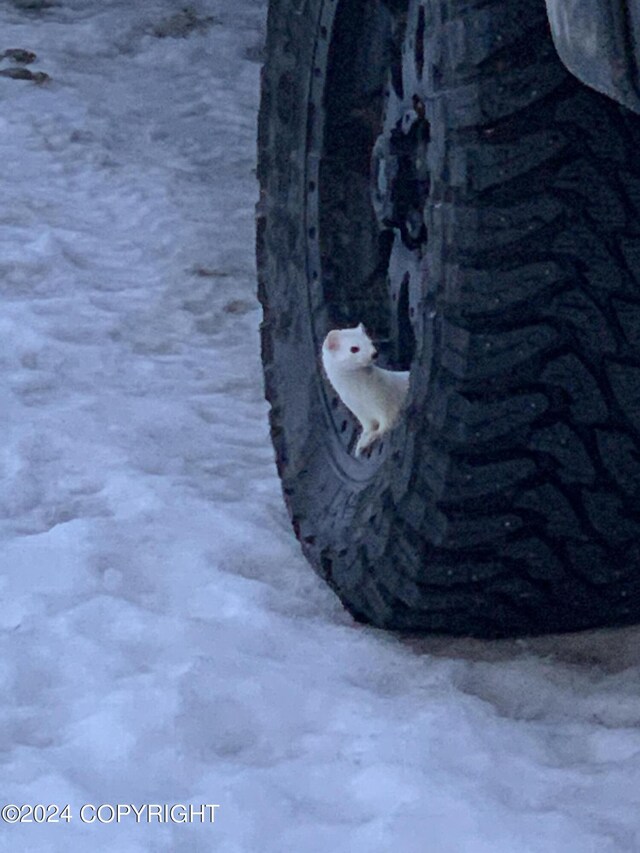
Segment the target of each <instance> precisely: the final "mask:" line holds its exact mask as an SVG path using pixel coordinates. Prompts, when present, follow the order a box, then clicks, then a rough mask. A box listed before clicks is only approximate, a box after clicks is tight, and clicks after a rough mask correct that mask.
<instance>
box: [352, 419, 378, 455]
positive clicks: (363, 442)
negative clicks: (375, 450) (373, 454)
mask: <svg viewBox="0 0 640 853" xmlns="http://www.w3.org/2000/svg"><path fill="white" fill-rule="evenodd" d="M381 435H382V430H381V429H380V424H379V423H378V422H377V421H374V424H373V426H372V428H371V429H363V430H362V434H361V435H360V438H359V439H358V443H357V444H356V451H355V453H356V456H362V454H363V453H364V451H365V450H368V449H369V448H370V447H371V445H372V444H373V442H374V441H375V440H376V439H378V438H380V436H381Z"/></svg>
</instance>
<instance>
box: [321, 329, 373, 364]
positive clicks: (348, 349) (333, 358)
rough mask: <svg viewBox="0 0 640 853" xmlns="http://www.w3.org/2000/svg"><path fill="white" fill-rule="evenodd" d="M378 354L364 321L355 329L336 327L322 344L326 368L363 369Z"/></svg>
mask: <svg viewBox="0 0 640 853" xmlns="http://www.w3.org/2000/svg"><path fill="white" fill-rule="evenodd" d="M377 354H378V353H377V352H376V348H375V347H374V345H373V344H372V342H371V338H370V337H369V336H368V335H367V333H366V332H365V329H364V326H363V325H362V323H360V325H359V326H356V328H355V329H334V330H333V331H331V332H329V334H328V335H327V337H326V338H325V339H324V343H323V344H322V360H323V362H324V365H325V368H333V369H334V370H361V369H362V368H363V367H368V366H369V365H370V364H371V362H372V361H373V359H374V358H375V357H376V356H377Z"/></svg>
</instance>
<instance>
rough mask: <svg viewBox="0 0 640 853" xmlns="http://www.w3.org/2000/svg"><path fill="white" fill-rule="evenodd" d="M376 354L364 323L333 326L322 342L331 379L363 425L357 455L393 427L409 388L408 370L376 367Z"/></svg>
mask: <svg viewBox="0 0 640 853" xmlns="http://www.w3.org/2000/svg"><path fill="white" fill-rule="evenodd" d="M377 355H378V353H377V352H376V348H375V347H374V345H373V343H372V342H371V339H370V338H369V336H368V335H367V333H366V332H365V330H364V326H363V325H362V323H360V325H359V326H357V327H356V328H355V329H334V330H333V331H332V332H329V334H328V335H327V337H326V338H325V339H324V343H323V344H322V365H323V367H324V370H325V373H326V374H327V377H328V379H329V382H331V384H332V385H333V387H334V388H335V390H336V391H337V392H338V395H339V397H340V399H341V400H342V402H343V403H344V404H345V406H346V407H347V408H348V409H349V410H350V411H351V412H353V414H354V415H355V416H356V418H357V419H358V420H359V421H360V424H361V425H362V433H361V435H360V438H359V439H358V443H357V444H356V456H360V454H361V453H362V451H363V450H366V449H367V448H368V447H370V446H371V445H372V444H373V442H374V441H375V440H376V439H378V438H380V437H381V436H382V435H384V434H385V433H386V432H387V431H388V430H390V429H391V427H392V426H393V425H394V423H395V422H396V420H397V418H398V414H399V412H400V409H401V408H402V405H403V403H404V401H405V399H406V396H407V391H408V390H409V372H408V371H393V370H383V369H382V368H381V367H376V365H375V364H373V359H374V358H376V357H377Z"/></svg>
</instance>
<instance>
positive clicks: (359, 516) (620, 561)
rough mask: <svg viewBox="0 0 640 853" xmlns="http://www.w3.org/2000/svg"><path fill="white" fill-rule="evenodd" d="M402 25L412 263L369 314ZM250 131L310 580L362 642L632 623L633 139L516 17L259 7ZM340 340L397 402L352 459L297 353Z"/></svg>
mask: <svg viewBox="0 0 640 853" xmlns="http://www.w3.org/2000/svg"><path fill="white" fill-rule="evenodd" d="M416 15H417V16H419V18H418V19H413V18H412V17H411V16H416ZM407 16H409V24H406V21H407ZM416 20H417V23H416ZM412 21H413V23H412ZM409 25H411V26H414V32H415V33H418V38H419V41H420V44H415V45H413V50H414V52H415V62H416V65H417V66H419V67H418V71H420V75H418V76H419V78H420V79H419V87H420V91H419V93H418V94H419V96H420V98H421V99H422V100H423V101H424V103H425V105H426V112H427V115H428V117H429V119H430V122H431V142H430V145H429V155H428V159H429V171H430V179H431V183H430V191H429V197H428V200H427V202H426V205H425V209H424V217H425V224H426V226H427V234H428V239H427V245H426V251H424V253H423V260H422V262H421V269H422V275H421V276H420V277H419V279H418V280H417V281H416V280H414V281H410V282H409V285H407V280H406V279H407V277H405V279H404V280H403V282H402V283H401V284H402V285H403V286H404V291H402V288H400V289H399V286H398V283H397V282H395V283H392V286H391V291H392V292H391V295H389V290H388V287H387V280H386V268H387V266H388V263H389V252H390V240H391V241H392V240H393V239H394V238H393V234H392V233H391V232H390V231H387V232H382V233H381V234H380V233H379V232H378V230H377V226H376V223H375V219H374V216H373V213H372V212H371V209H370V203H369V201H368V195H367V194H368V193H369V188H368V184H369V160H370V156H371V150H372V147H373V144H374V141H375V139H376V136H377V135H378V133H379V132H380V126H379V124H380V121H381V119H380V116H381V114H382V110H383V101H384V97H385V86H386V83H385V81H386V75H387V73H388V71H389V68H390V67H391V69H392V73H391V76H392V77H393V67H394V64H395V67H397V63H398V50H399V47H398V44H399V42H398V32H399V31H400V30H402V28H403V27H406V26H409ZM405 34H406V29H405ZM405 37H406V36H405ZM405 47H406V45H405ZM395 85H396V86H397V85H398V84H397V81H396V83H395ZM410 94H412V93H407V92H404V93H403V95H404V97H405V98H406V97H408V96H409V95H410ZM259 125H260V126H259V178H260V182H261V201H260V204H259V211H258V240H257V255H258V270H259V295H260V299H261V302H262V305H263V308H264V321H263V324H262V353H263V361H264V369H265V380H266V393H267V398H268V400H269V402H270V404H271V415H270V418H271V435H272V439H273V443H274V447H275V452H276V460H277V466H278V472H279V474H280V477H281V479H282V485H283V490H284V494H285V499H286V502H287V505H288V508H289V512H290V514H291V518H292V522H293V526H294V529H295V532H296V535H297V536H298V538H299V540H300V542H301V544H302V548H303V550H304V553H305V555H306V556H307V558H308V559H309V561H310V562H311V564H312V565H313V566H314V567H315V569H316V570H317V571H318V572H319V573H320V574H321V576H322V577H323V578H325V579H326V581H327V582H328V583H329V584H330V585H331V586H332V588H333V589H334V590H335V592H336V593H337V594H338V596H339V597H340V599H341V600H342V602H343V603H344V604H345V606H346V607H347V608H348V609H349V610H350V611H351V612H352V613H353V614H354V615H355V616H356V618H358V619H359V620H362V621H364V622H368V623H372V624H374V625H376V626H379V627H384V628H392V629H399V630H403V631H410V632H441V633H451V634H472V635H477V636H487V637H497V636H506V635H516V634H533V633H543V632H551V631H567V630H575V629H581V628H586V627H591V626H602V625H620V624H623V623H629V622H633V621H640V514H639V507H640V502H639V499H640V282H639V280H638V279H639V275H640V166H639V160H638V151H640V119H639V118H638V117H636V116H634V115H632V114H631V113H629V112H628V111H626V110H625V109H624V108H622V107H620V106H618V105H617V104H615V103H614V102H613V101H611V100H609V99H607V98H606V97H604V96H602V95H599V94H597V93H596V92H593V91H591V90H589V89H587V88H586V87H585V86H583V85H582V84H580V83H579V82H578V81H577V80H576V79H574V78H573V77H572V76H571V75H570V74H569V73H568V72H567V71H566V70H565V69H564V67H563V66H562V64H561V63H560V61H559V60H558V58H557V55H556V53H555V51H554V49H553V46H552V42H551V37H550V34H549V29H548V25H547V19H546V12H545V5H544V2H543V0H464V2H463V0H421V3H420V4H419V3H418V2H417V0H412V2H411V4H410V6H409V7H408V11H407V5H406V4H403V3H402V0H396V2H391V0H388V2H387V3H386V4H382V3H381V2H378V0H271V3H270V8H269V23H268V42H267V62H266V67H265V69H264V74H263V90H262V106H261V111H260V122H259ZM396 239H397V238H396ZM394 288H395V289H394ZM401 303H402V305H401V307H398V306H399V305H400V304H401ZM361 320H362V321H364V323H365V325H366V326H367V327H368V328H370V329H372V330H373V331H374V332H375V333H376V334H377V335H378V336H379V337H382V338H388V339H390V341H391V343H390V345H389V347H388V353H387V354H388V361H389V363H390V364H391V365H392V366H396V367H405V368H406V367H408V366H409V363H410V366H411V388H410V395H409V396H410V400H409V405H408V409H407V412H406V414H405V417H404V419H403V421H402V423H401V424H400V425H399V426H398V427H397V428H396V429H395V430H394V431H393V432H392V433H391V434H390V435H389V436H388V437H387V439H386V440H385V441H384V443H383V444H382V445H381V446H379V447H374V452H373V453H372V454H371V456H370V457H369V458H367V459H362V460H356V459H354V458H353V456H352V455H351V453H350V448H352V446H353V439H354V435H355V431H356V424H355V421H354V420H353V418H352V417H351V415H350V414H349V413H348V412H347V410H346V409H344V408H343V407H342V405H341V404H340V402H339V401H338V400H337V398H336V397H335V395H334V394H333V393H332V391H331V388H330V386H329V385H328V384H327V382H326V380H325V379H324V377H323V376H322V373H321V369H320V366H319V360H318V354H319V349H320V345H321V342H322V339H323V337H324V335H325V334H326V332H327V331H328V330H329V329H330V328H333V327H335V326H340V325H355V324H356V323H358V322H360V321H361Z"/></svg>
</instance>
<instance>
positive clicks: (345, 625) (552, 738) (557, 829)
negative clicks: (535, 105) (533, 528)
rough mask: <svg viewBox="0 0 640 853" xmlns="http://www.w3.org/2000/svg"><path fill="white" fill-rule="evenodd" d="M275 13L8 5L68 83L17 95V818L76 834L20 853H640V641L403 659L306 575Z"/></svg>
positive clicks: (6, 20) (5, 568)
mask: <svg viewBox="0 0 640 853" xmlns="http://www.w3.org/2000/svg"><path fill="white" fill-rule="evenodd" d="M265 15H266V4H265V2H264V0H234V2H231V0H218V2H214V0H198V2H195V3H193V4H191V5H190V6H188V7H187V8H186V10H185V9H183V8H181V6H180V3H178V2H176V0H140V2H132V0H100V2H89V0H51V2H48V0H5V2H4V3H2V5H1V6H0V33H1V39H2V41H1V43H0V53H1V52H2V51H4V50H7V49H11V48H24V49H26V50H30V51H33V52H35V54H36V56H37V59H36V61H35V63H34V64H32V65H29V66H22V67H25V68H29V69H31V70H32V71H33V72H34V74H35V73H36V72H43V73H44V74H46V75H48V78H45V79H44V80H43V79H42V78H41V77H36V79H35V80H33V79H19V78H15V77H13V76H0V100H1V101H2V110H1V111H0V174H1V187H2V192H1V194H0V298H1V300H2V311H1V312H0V369H1V376H2V381H1V383H0V395H1V396H0V447H1V455H0V475H1V480H0V559H1V566H2V576H1V580H0V588H1V590H2V608H1V609H0V641H1V644H2V651H1V656H0V697H1V698H0V756H1V762H2V764H1V771H0V792H1V793H0V797H1V799H2V803H1V804H17V805H18V806H21V805H22V804H28V803H30V804H44V805H48V804H58V806H59V807H60V809H62V808H63V807H64V806H65V805H66V804H69V806H70V810H69V812H68V813H70V815H71V819H70V820H69V821H66V820H64V819H63V820H60V821H59V822H58V823H44V824H39V823H35V822H32V823H14V824H10V823H4V824H2V826H1V829H0V850H1V851H3V852H4V851H7V853H8V852H9V851H11V853H14V851H23V850H24V851H56V853H57V851H60V853H63V851H64V853H68V851H74V853H75V851H78V853H84V851H98V853H100V851H117V853H142V852H143V851H145V852H146V851H154V853H155V851H158V852H159V853H164V851H167V853H174V852H175V851H185V853H186V852H187V851H188V853H192V851H193V853H199V851H206V852H207V853H208V852H209V851H217V853H254V851H255V852H256V853H258V851H260V853H263V852H264V853H283V851H300V853H388V851H391V850H397V851H400V853H496V851H498V853H530V852H531V853H533V851H536V853H537V851H539V852H540V853H550V851H551V853H553V851H563V853H596V851H597V853H614V851H615V853H621V852H622V851H637V850H639V849H640V728H639V726H640V686H639V684H640V682H639V679H638V675H639V673H640V644H639V642H638V640H639V638H640V633H639V632H638V631H637V630H634V629H629V630H626V631H611V632H592V633H589V634H585V635H583V636H576V637H560V638H546V639H541V640H537V641H528V642H503V643H482V642H473V641H462V640H456V641H454V640H450V639H446V638H436V639H430V640H429V639H427V640H424V641H421V642H414V643H412V644H411V643H407V642H403V641H402V640H400V639H399V638H397V637H394V636H393V635H389V634H385V633H384V632H380V631H375V630H372V629H367V628H364V627H362V626H360V625H358V624H356V623H355V622H354V621H353V620H352V619H351V618H350V617H349V616H348V615H347V614H346V613H345V612H344V610H343V609H342V607H341V605H340V604H339V602H338V601H337V600H336V599H335V598H334V596H333V595H332V594H331V592H330V591H329V590H328V589H327V588H326V587H325V586H324V585H323V584H322V583H321V581H320V580H319V579H318V578H317V577H316V576H315V575H314V574H313V572H312V571H311V569H310V568H309V567H308V566H307V564H306V563H305V561H304V560H303V559H302V557H301V555H300V553H299V550H298V547H297V543H296V542H295V539H294V537H293V534H292V532H291V530H290V526H289V522H288V519H287V517H286V514H285V511H284V508H283V504H282V499H281V495H280V489H279V484H278V481H277V478H276V474H275V470H274V465H273V455H272V450H271V446H270V443H269V438H268V428H267V407H266V404H265V403H264V402H263V392H262V379H261V371H260V360H259V341H258V324H259V320H260V315H259V310H258V306H257V302H256V299H255V295H254V293H255V270H254V259H253V228H254V203H255V200H256V195H257V187H256V181H255V137H256V113H257V105H258V95H259V93H258V88H259V70H260V65H259V63H260V61H261V50H262V44H263V39H264V26H265ZM18 67H21V66H18V65H16V63H15V62H14V60H13V59H12V58H11V57H7V58H5V59H4V60H3V61H2V62H0V69H11V68H18ZM38 81H40V82H38ZM1 804H0V805H1ZM102 804H113V805H114V806H115V805H116V804H124V805H126V804H133V805H135V806H136V808H140V807H141V806H142V805H144V804H147V805H148V804H166V805H169V806H171V805H173V804H185V805H187V806H188V805H192V806H194V807H196V808H197V807H199V806H200V805H202V804H215V805H217V806H218V808H217V809H215V810H214V814H215V820H214V821H213V822H212V821H211V820H202V821H201V820H199V819H198V817H197V812H196V817H195V818H194V819H193V820H192V821H191V822H188V823H180V822H177V821H176V820H173V821H172V820H167V821H160V820H158V819H154V818H150V819H149V820H147V819H145V818H144V813H143V817H142V819H141V820H140V821H137V820H136V819H135V817H134V816H133V815H132V814H130V815H128V816H127V815H123V816H122V817H121V819H120V820H119V821H116V820H111V821H110V822H109V821H108V819H109V816H110V814H111V813H110V812H109V811H108V810H106V811H105V810H103V811H102V813H101V814H102V817H103V818H104V820H103V821H102V822H101V821H99V820H96V819H93V820H91V818H92V817H94V815H95V812H92V811H89V812H87V811H85V812H84V815H85V818H89V820H88V821H84V822H83V820H82V819H81V817H80V811H81V808H82V807H83V806H84V805H89V806H93V807H97V806H99V805H102ZM174 814H175V815H176V816H179V813H174ZM9 817H10V815H9Z"/></svg>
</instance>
